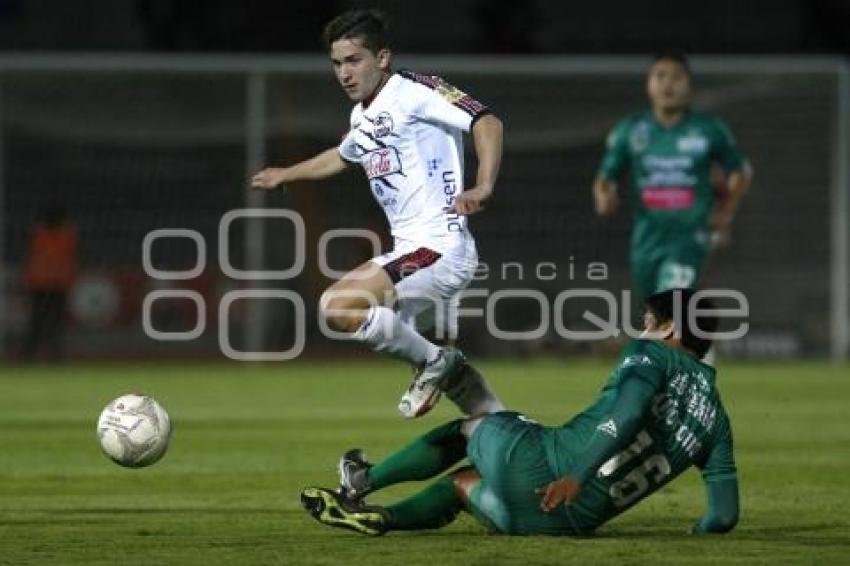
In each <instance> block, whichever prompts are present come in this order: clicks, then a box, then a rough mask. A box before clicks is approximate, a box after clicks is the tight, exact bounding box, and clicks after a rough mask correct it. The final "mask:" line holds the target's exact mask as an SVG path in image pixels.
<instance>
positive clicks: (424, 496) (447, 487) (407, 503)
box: [385, 475, 464, 531]
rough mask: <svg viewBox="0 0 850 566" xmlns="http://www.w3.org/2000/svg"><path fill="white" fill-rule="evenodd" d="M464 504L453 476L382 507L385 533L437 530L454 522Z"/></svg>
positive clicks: (443, 478) (441, 479)
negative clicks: (386, 531) (383, 508)
mask: <svg viewBox="0 0 850 566" xmlns="http://www.w3.org/2000/svg"><path fill="white" fill-rule="evenodd" d="M463 506H464V502H463V500H462V499H461V497H460V496H459V495H458V492H457V491H456V490H455V485H454V482H453V481H452V476H450V475H449V476H445V477H442V478H440V479H439V480H437V481H436V482H434V483H432V484H431V485H429V486H428V487H426V488H425V489H423V490H422V491H420V492H419V493H416V494H414V495H411V496H410V497H408V498H406V499H403V500H401V501H399V502H397V503H394V504H392V505H389V506H387V507H385V510H386V513H387V522H386V525H387V527H388V530H396V531H412V530H422V529H439V528H440V527H444V526H446V525H448V524H449V523H451V522H452V521H454V520H455V517H457V516H458V514H459V513H460V512H461V510H462V509H463Z"/></svg>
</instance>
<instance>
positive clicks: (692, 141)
mask: <svg viewBox="0 0 850 566" xmlns="http://www.w3.org/2000/svg"><path fill="white" fill-rule="evenodd" d="M676 149H678V150H679V151H680V152H682V153H705V151H706V150H707V149H708V139H706V137H705V136H702V135H700V134H699V133H698V132H688V135H686V136H685V137H681V138H679V139H678V140H677V141H676Z"/></svg>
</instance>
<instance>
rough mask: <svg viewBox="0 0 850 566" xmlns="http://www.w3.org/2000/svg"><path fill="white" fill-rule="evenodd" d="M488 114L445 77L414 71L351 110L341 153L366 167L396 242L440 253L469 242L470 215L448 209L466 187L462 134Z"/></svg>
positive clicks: (392, 80) (395, 78) (394, 79)
mask: <svg viewBox="0 0 850 566" xmlns="http://www.w3.org/2000/svg"><path fill="white" fill-rule="evenodd" d="M487 113H488V110H487V108H486V107H485V106H484V105H482V104H481V103H479V102H478V101H476V100H475V99H473V98H472V97H470V96H469V95H467V94H465V93H463V92H461V91H460V90H458V89H457V88H455V87H453V86H451V85H450V84H448V83H446V82H445V81H444V80H443V79H441V78H439V77H436V76H430V75H420V74H418V73H412V72H409V71H400V72H398V73H395V74H393V75H392V76H391V77H390V78H389V79H388V80H387V83H386V84H385V85H384V87H383V88H382V89H381V90H380V91H379V92H378V94H377V96H375V98H374V99H373V100H372V101H371V102H370V103H369V104H368V105H367V106H366V107H364V106H363V103H362V102H361V103H359V104H358V105H357V106H355V107H354V109H353V110H352V111H351V130H350V131H349V132H348V134H346V136H345V137H344V138H343V140H342V143H341V144H340V146H339V153H340V155H341V156H342V158H343V159H345V160H346V161H348V162H353V163H359V164H361V165H362V166H363V168H364V169H365V171H366V176H367V177H368V178H369V184H370V186H371V189H372V194H373V195H374V196H375V199H376V200H377V201H378V204H379V205H380V206H381V208H383V209H384V213H385V214H386V215H387V220H388V222H389V224H390V231H391V232H392V235H393V237H394V238H395V239H396V240H397V241H398V240H401V241H407V242H410V243H414V244H416V245H419V246H425V247H428V248H431V249H433V250H435V251H437V252H440V253H452V252H454V251H455V250H458V249H460V248H468V246H469V245H470V243H471V240H472V237H471V235H470V233H469V231H468V229H467V220H466V217H465V216H462V215H458V214H455V213H452V212H449V211H448V209H449V208H450V207H451V206H452V204H453V203H454V199H455V197H456V196H457V195H459V194H460V193H461V192H463V133H464V132H469V131H470V130H471V129H472V125H473V124H474V123H475V120H476V119H478V118H479V117H481V116H483V115H485V114H487Z"/></svg>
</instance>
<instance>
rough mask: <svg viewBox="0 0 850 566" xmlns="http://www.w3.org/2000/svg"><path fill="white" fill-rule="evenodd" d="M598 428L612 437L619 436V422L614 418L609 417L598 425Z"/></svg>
mask: <svg viewBox="0 0 850 566" xmlns="http://www.w3.org/2000/svg"><path fill="white" fill-rule="evenodd" d="M596 430H598V431H599V432H604V433H605V434H607V435H608V436H610V437H611V438H617V424H616V423H615V422H614V419H608V420H607V421H605V422H604V423H602V424H600V425H599V426H597V427H596Z"/></svg>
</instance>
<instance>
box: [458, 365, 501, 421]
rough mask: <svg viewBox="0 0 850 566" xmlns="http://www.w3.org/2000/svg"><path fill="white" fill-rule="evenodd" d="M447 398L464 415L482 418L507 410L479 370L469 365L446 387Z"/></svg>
mask: <svg viewBox="0 0 850 566" xmlns="http://www.w3.org/2000/svg"><path fill="white" fill-rule="evenodd" d="M445 392H446V397H448V398H449V399H451V400H452V402H453V403H454V404H455V405H457V407H458V409H460V410H461V412H462V413H463V414H464V415H469V416H471V417H480V416H482V415H489V414H490V413H498V412H499V411H504V410H505V404H504V403H502V400H501V399H499V397H498V396H497V395H496V394H495V393H494V392H493V390H492V389H490V386H489V385H487V382H486V381H484V377H483V376H482V375H481V374H480V373H478V370H477V369H475V368H474V367H472V366H471V365H467V366H466V367H465V368H464V371H463V372H461V373H460V374H459V375H458V376H456V377H455V378H454V379H452V383H449V384H447V385H446V388H445Z"/></svg>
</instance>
